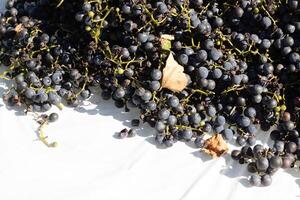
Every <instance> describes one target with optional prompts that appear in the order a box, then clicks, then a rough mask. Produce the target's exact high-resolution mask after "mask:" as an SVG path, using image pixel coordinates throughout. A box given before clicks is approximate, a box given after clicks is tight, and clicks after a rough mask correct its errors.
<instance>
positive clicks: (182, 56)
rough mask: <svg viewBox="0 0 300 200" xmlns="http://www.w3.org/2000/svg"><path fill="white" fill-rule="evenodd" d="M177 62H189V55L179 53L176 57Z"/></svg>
mask: <svg viewBox="0 0 300 200" xmlns="http://www.w3.org/2000/svg"><path fill="white" fill-rule="evenodd" d="M178 62H179V63H180V64H182V65H187V64H188V62H189V57H188V55H186V54H180V55H179V57H178Z"/></svg>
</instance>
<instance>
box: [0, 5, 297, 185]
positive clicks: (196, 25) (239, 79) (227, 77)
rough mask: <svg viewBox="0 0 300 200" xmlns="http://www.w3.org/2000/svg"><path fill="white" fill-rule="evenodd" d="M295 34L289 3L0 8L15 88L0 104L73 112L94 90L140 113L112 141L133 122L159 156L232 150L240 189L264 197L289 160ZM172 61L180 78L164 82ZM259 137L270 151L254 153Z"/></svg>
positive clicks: (1, 57) (4, 57) (293, 144)
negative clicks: (218, 141) (186, 149)
mask: <svg viewBox="0 0 300 200" xmlns="http://www.w3.org/2000/svg"><path fill="white" fill-rule="evenodd" d="M299 33H300V5H299V2H298V1H297V0H287V1H273V0H261V1H258V0H229V1H223V0H218V1H216V0H212V1H208V0H159V1H153V0H125V1H121V0H94V1H90V0H78V1H72V0H60V1H50V0H30V1H28V0H27V1H25V0H8V1H7V4H6V11H5V12H4V13H1V14H0V46H1V50H0V62H1V63H2V65H4V66H7V68H6V69H5V70H4V72H3V73H1V74H0V77H1V78H4V79H9V80H13V81H14V84H13V86H11V87H10V89H9V90H8V91H7V93H5V94H4V96H3V99H4V100H5V101H6V102H7V103H8V105H10V106H19V107H22V108H24V109H25V111H26V112H45V111H48V110H50V109H51V107H52V106H57V107H59V108H60V109H62V107H63V105H64V104H66V105H69V106H73V107H77V106H81V102H82V101H83V100H88V99H89V97H90V96H91V95H92V90H91V89H92V88H95V87H96V88H97V87H98V88H101V97H102V98H103V99H104V100H109V99H113V101H114V103H115V106H117V107H118V108H123V109H125V111H129V110H130V109H131V108H132V107H137V108H138V109H139V110H140V115H139V116H137V117H139V119H134V120H132V126H133V128H132V129H130V130H127V129H124V130H122V131H121V132H120V133H119V135H120V138H125V137H130V136H134V135H135V134H136V130H135V127H137V126H139V124H140V120H141V121H142V122H144V123H148V124H149V125H150V126H152V127H153V128H154V129H156V132H157V133H156V135H155V140H156V142H157V144H158V145H163V146H166V147H170V146H172V145H173V144H174V143H175V142H177V141H183V142H193V143H194V144H195V146H196V147H197V148H200V149H203V148H205V141H206V137H207V136H210V135H212V134H220V135H221V136H222V138H223V139H224V140H225V141H227V142H232V141H235V143H236V144H237V146H240V147H241V148H240V149H239V150H233V151H232V153H231V155H232V158H233V159H234V160H237V161H238V162H239V163H240V164H247V165H248V171H249V172H251V173H253V175H252V176H251V177H250V179H249V182H250V184H252V185H255V186H258V185H265V186H267V185H270V184H271V181H272V178H271V176H272V175H273V174H274V173H275V172H276V171H277V170H278V169H279V168H292V167H295V166H296V165H295V162H296V161H297V160H299V159H300V139H299V138H300V137H299V128H300V126H299V120H300V116H299V108H300V89H299V88H300V82H299V80H298V79H299V76H300V71H299V70H300V55H299V48H300V37H299ZM171 55H172V56H173V57H174V59H175V61H174V62H173V63H172V64H171V65H170V66H171V67H173V70H175V66H177V67H180V69H182V70H183V72H180V73H179V75H181V76H177V77H176V76H171V75H168V74H167V66H169V65H168V62H167V61H168V60H169V58H170V56H171ZM174 63H175V64H174ZM171 74H172V73H171ZM168 76H169V77H168ZM179 77H181V78H184V81H186V84H185V85H184V88H183V89H182V88H180V89H179V87H178V86H177V87H176V81H174V80H175V79H176V80H177V79H178V81H179V82H180V81H182V80H179ZM167 78H168V79H167ZM166 80H172V81H173V83H174V85H171V86H170V85H169V86H168V87H167V86H166ZM260 130H263V131H268V132H271V139H272V140H273V141H274V142H273V143H274V145H273V146H272V145H271V146H263V145H261V144H258V143H257V141H256V135H257V134H266V133H265V132H261V131H260Z"/></svg>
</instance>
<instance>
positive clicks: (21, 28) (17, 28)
mask: <svg viewBox="0 0 300 200" xmlns="http://www.w3.org/2000/svg"><path fill="white" fill-rule="evenodd" d="M22 30H23V25H22V24H18V25H17V26H16V27H15V31H16V32H17V33H20V32H21V31H22Z"/></svg>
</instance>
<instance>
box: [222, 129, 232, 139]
mask: <svg viewBox="0 0 300 200" xmlns="http://www.w3.org/2000/svg"><path fill="white" fill-rule="evenodd" d="M221 133H222V136H223V138H224V139H225V140H231V139H232V138H233V131H232V130H231V129H229V128H226V129H224V130H223V131H222V132H221Z"/></svg>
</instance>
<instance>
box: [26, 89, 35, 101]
mask: <svg viewBox="0 0 300 200" xmlns="http://www.w3.org/2000/svg"><path fill="white" fill-rule="evenodd" d="M25 96H26V97H27V98H28V99H31V98H32V97H34V96H35V91H34V89H32V88H27V89H26V91H25Z"/></svg>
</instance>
